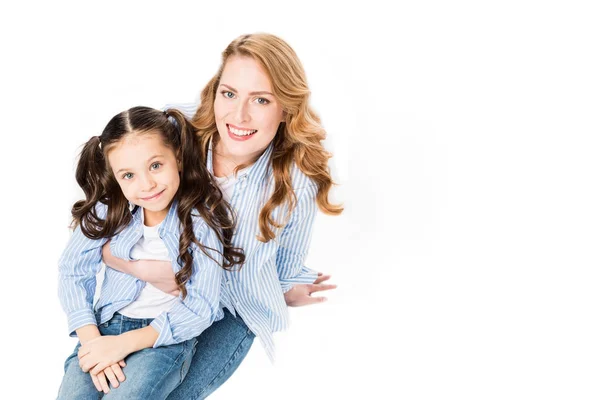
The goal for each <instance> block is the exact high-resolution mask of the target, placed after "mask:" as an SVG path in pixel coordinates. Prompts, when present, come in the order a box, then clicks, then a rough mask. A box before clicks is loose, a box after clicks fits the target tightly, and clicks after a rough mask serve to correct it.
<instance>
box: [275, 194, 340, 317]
mask: <svg viewBox="0 0 600 400" xmlns="http://www.w3.org/2000/svg"><path fill="white" fill-rule="evenodd" d="M316 195H317V187H316V186H315V185H311V186H309V187H307V188H304V189H303V190H302V191H301V192H300V193H298V201H297V204H296V207H295V208H294V210H293V211H292V215H291V216H290V220H289V222H288V223H287V225H286V226H285V228H284V230H283V232H282V234H281V237H280V238H279V241H278V243H279V248H278V249H277V259H276V263H277V273H278V275H279V281H280V283H281V288H282V290H283V292H284V297H285V302H286V304H287V305H288V306H294V307H297V306H304V305H309V304H316V303H320V302H323V301H326V300H327V298H326V297H311V294H312V293H314V292H318V291H324V290H331V289H335V288H336V285H330V284H324V283H323V282H324V281H327V280H328V279H329V278H330V277H331V276H329V275H323V274H322V273H320V272H316V271H313V270H311V269H310V268H308V267H306V266H305V265H304V259H305V258H306V255H307V254H308V250H309V247H310V239H311V235H312V228H313V224H314V220H315V216H316V213H317V203H316Z"/></svg>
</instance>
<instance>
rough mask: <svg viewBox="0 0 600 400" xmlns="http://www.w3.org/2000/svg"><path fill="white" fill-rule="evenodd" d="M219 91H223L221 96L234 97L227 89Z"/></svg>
mask: <svg viewBox="0 0 600 400" xmlns="http://www.w3.org/2000/svg"><path fill="white" fill-rule="evenodd" d="M221 93H223V96H225V97H227V98H228V99H233V98H234V97H235V94H234V93H233V92H230V91H229V90H224V91H222V92H221Z"/></svg>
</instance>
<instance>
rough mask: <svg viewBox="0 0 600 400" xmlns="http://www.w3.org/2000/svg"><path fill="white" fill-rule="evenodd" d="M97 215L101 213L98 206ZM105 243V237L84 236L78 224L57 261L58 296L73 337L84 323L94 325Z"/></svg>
mask: <svg viewBox="0 0 600 400" xmlns="http://www.w3.org/2000/svg"><path fill="white" fill-rule="evenodd" d="M98 215H99V216H101V215H102V210H101V209H100V207H99V212H98ZM105 242H106V239H100V240H93V239H89V238H87V237H86V236H85V235H84V234H83V232H81V227H80V226H78V227H77V228H76V229H75V231H74V232H73V234H72V235H71V238H70V239H69V243H68V244H67V247H66V248H65V250H64V252H63V254H62V255H61V257H60V260H59V262H58V265H59V267H58V275H59V283H58V296H59V299H60V302H61V306H62V308H63V310H64V311H65V313H66V314H67V320H68V324H69V334H70V335H71V336H75V331H76V330H77V329H79V328H81V327H83V326H86V325H94V326H96V316H95V314H94V308H93V304H92V303H93V299H94V292H95V291H96V274H97V273H98V271H99V270H100V266H101V265H102V264H101V262H102V256H101V252H102V245H103V244H104V243H105Z"/></svg>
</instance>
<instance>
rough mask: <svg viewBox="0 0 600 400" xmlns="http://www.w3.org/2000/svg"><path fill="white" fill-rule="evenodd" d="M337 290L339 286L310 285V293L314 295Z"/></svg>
mask: <svg viewBox="0 0 600 400" xmlns="http://www.w3.org/2000/svg"><path fill="white" fill-rule="evenodd" d="M335 288H337V285H324V284H320V285H310V287H309V289H308V291H309V292H310V293H311V294H312V293H314V292H322V291H323V290H331V289H335Z"/></svg>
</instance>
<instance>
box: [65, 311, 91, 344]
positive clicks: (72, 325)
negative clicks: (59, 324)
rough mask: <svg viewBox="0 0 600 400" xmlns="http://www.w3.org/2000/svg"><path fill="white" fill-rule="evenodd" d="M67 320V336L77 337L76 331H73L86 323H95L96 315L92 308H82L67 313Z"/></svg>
mask: <svg viewBox="0 0 600 400" xmlns="http://www.w3.org/2000/svg"><path fill="white" fill-rule="evenodd" d="M67 320H68V321H69V332H70V333H69V336H72V337H77V333H76V332H75V331H76V330H77V329H79V328H81V327H82V326H86V325H96V326H98V324H97V322H96V315H95V314H94V310H92V309H91V308H84V309H81V310H75V311H71V312H70V313H69V314H68V315H67Z"/></svg>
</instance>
